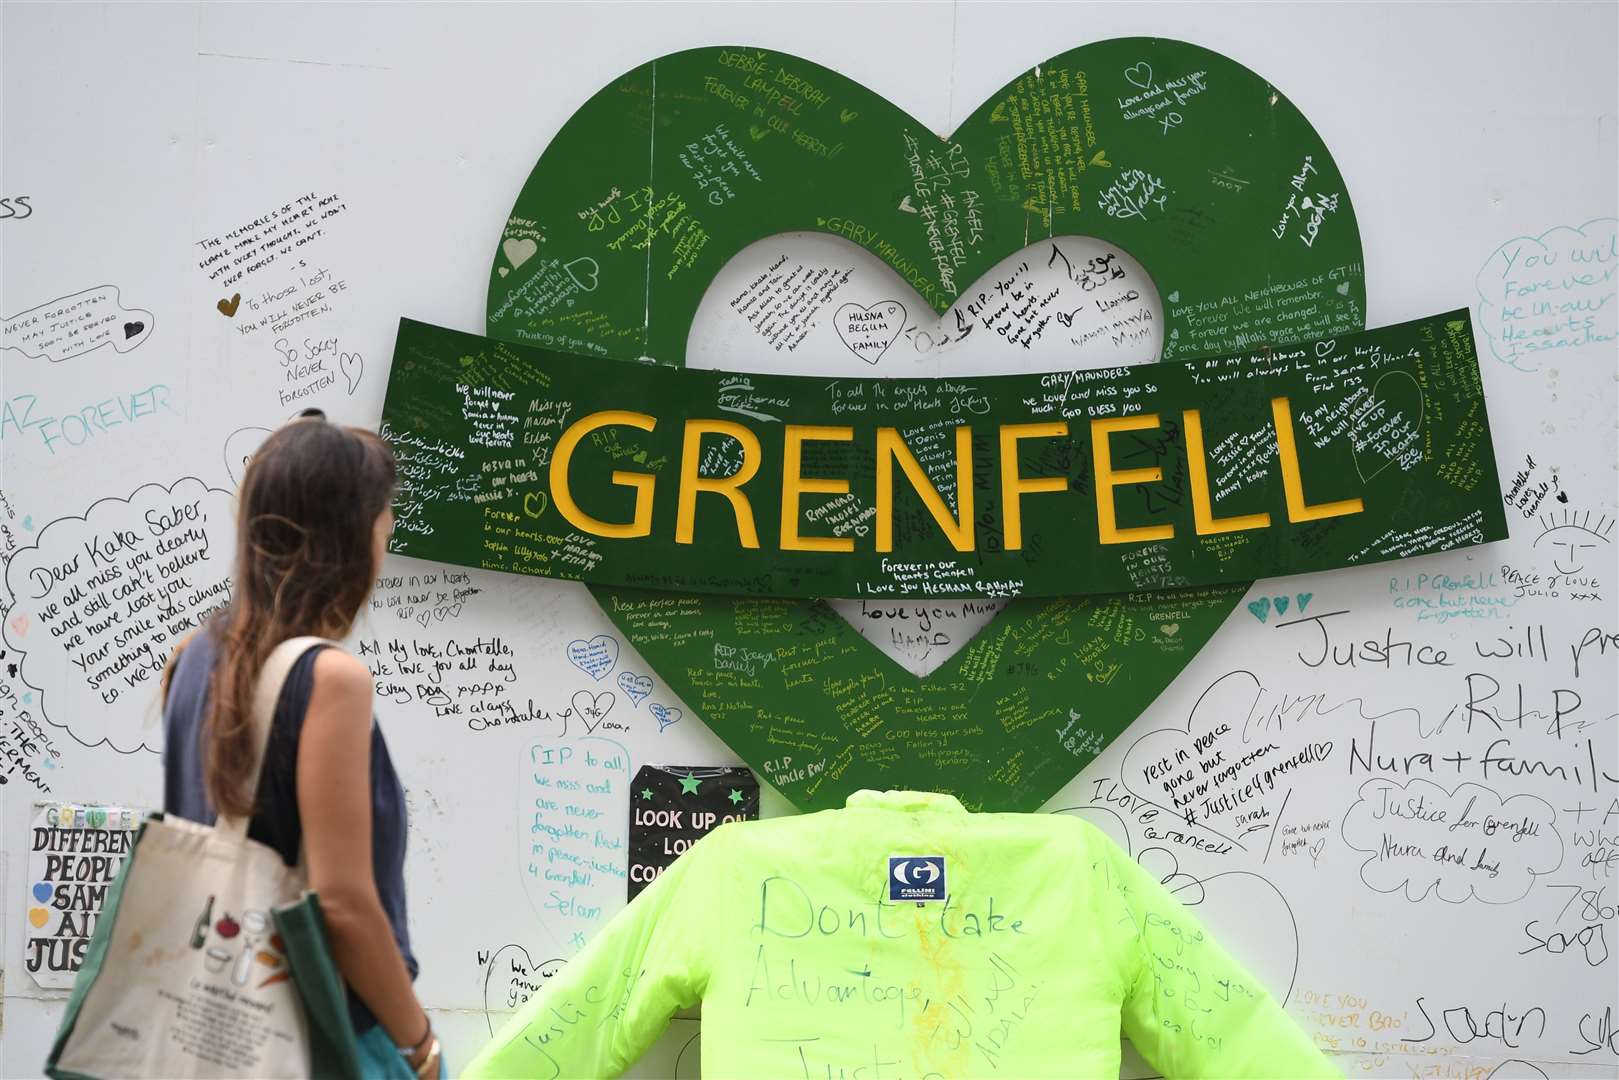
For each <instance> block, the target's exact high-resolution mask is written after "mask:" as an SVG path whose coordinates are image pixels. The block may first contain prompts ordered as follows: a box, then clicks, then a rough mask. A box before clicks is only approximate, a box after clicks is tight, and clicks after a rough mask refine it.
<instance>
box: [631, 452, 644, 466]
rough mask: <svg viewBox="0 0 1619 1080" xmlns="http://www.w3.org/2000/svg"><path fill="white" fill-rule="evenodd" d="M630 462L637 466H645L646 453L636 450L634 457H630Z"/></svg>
mask: <svg viewBox="0 0 1619 1080" xmlns="http://www.w3.org/2000/svg"><path fill="white" fill-rule="evenodd" d="M630 460H631V461H633V462H635V463H636V464H637V465H645V464H646V451H645V450H637V451H636V452H635V456H634V457H632V458H631V459H630Z"/></svg>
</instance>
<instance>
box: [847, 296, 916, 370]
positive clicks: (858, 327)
mask: <svg viewBox="0 0 1619 1080" xmlns="http://www.w3.org/2000/svg"><path fill="white" fill-rule="evenodd" d="M832 318H833V320H834V322H835V324H836V326H837V331H838V337H839V338H840V339H842V341H843V344H844V347H845V348H847V349H848V350H849V351H850V352H852V353H854V354H855V355H856V356H858V357H860V359H862V360H864V361H865V362H866V363H868V364H876V363H877V361H879V360H881V359H882V358H883V353H885V352H887V351H888V347H889V346H890V345H892V344H894V339H895V338H897V337H899V335H900V332H901V331H903V330H904V329H905V305H904V304H901V303H900V302H899V301H898V300H879V301H877V302H876V303H875V304H870V305H868V306H866V307H861V306H860V305H859V304H855V303H848V304H844V305H843V306H842V307H840V308H838V310H837V313H836V314H835V315H833V316H832Z"/></svg>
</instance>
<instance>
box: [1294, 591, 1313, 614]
mask: <svg viewBox="0 0 1619 1080" xmlns="http://www.w3.org/2000/svg"><path fill="white" fill-rule="evenodd" d="M1298 599H1299V614H1300V615H1303V614H1304V609H1305V608H1306V607H1308V606H1309V604H1310V601H1311V600H1314V599H1315V593H1313V592H1301V593H1299V597H1298Z"/></svg>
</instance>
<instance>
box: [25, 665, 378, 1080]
mask: <svg viewBox="0 0 1619 1080" xmlns="http://www.w3.org/2000/svg"><path fill="white" fill-rule="evenodd" d="M321 644H325V645H335V642H330V641H327V640H326V639H324V638H314V637H300V638H293V639H291V640H290V641H286V642H283V643H282V644H280V645H278V646H277V647H276V648H275V649H274V650H273V651H272V652H271V653H270V656H269V658H268V659H267V660H266V661H265V665H264V671H263V673H262V674H261V675H260V676H259V683H258V686H257V687H256V689H255V691H254V697H253V713H252V720H253V732H254V738H255V739H256V741H257V745H258V759H259V760H258V766H257V768H256V770H255V775H256V773H257V770H258V769H262V768H263V764H264V747H265V744H266V742H267V741H268V738H269V733H270V724H271V721H272V719H273V718H274V716H275V706H276V702H277V701H278V700H279V698H280V696H281V687H282V684H283V683H285V682H286V678H287V675H288V673H289V672H291V670H292V667H293V664H295V663H296V662H297V660H298V658H299V657H301V656H302V655H303V654H304V653H305V652H307V651H308V650H309V649H310V648H311V647H313V646H315V645H321ZM255 787H256V781H255ZM247 826H248V822H247V819H245V818H243V819H225V818H221V819H220V820H219V822H218V823H217V824H216V825H214V826H213V827H211V828H210V827H209V826H206V825H198V824H197V823H195V822H192V821H187V820H185V819H183V818H177V817H165V816H164V815H162V814H153V815H150V816H149V817H147V819H146V820H145V822H143V823H142V825H141V829H140V832H139V833H138V834H137V836H136V839H135V844H134V847H133V849H132V851H131V853H130V855H129V858H128V859H127V860H126V861H125V863H124V866H123V869H122V871H121V873H120V874H119V876H118V880H117V881H116V882H115V883H114V885H113V887H112V889H111V890H109V892H108V895H107V902H106V905H105V907H104V908H103V910H102V914H101V918H100V920H99V921H98V922H97V924H96V931H95V934H94V936H93V937H92V939H91V942H90V947H89V948H88V950H86V953H85V958H84V964H83V966H82V967H81V968H80V970H79V974H78V978H77V980H76V981H75V983H74V985H73V993H72V995H71V996H70V997H69V998H68V1006H67V1014H66V1015H65V1016H64V1017H63V1019H62V1026H61V1029H60V1030H59V1031H58V1032H57V1036H56V1042H55V1044H54V1045H53V1047H52V1048H51V1055H50V1059H49V1060H48V1061H47V1062H46V1069H45V1071H46V1072H47V1073H48V1074H49V1075H51V1076H53V1077H58V1078H75V1080H79V1078H83V1080H107V1078H112V1077H133V1078H139V1077H171V1078H176V1080H180V1078H190V1077H242V1078H246V1077H254V1078H260V1077H305V1076H335V1077H358V1076H359V1075H360V1066H359V1056H358V1047H357V1046H356V1043H355V1036H354V1029H353V1025H352V1024H351V1023H350V1021H349V1012H348V1001H347V998H346V995H345V992H344V987H343V980H342V977H341V976H340V975H339V973H338V971H337V967H336V965H335V964H334V963H333V962H332V957H331V951H330V948H329V946H328V944H327V940H326V929H325V924H324V922H323V921H322V919H321V914H320V903H319V901H318V900H317V899H316V897H315V894H314V893H311V892H309V891H307V890H306V888H305V884H306V876H305V870H304V867H303V860H302V858H300V859H299V865H298V866H297V867H289V866H287V865H286V864H285V863H284V862H282V860H281V856H280V854H279V853H277V852H276V851H275V850H274V849H272V848H270V847H268V846H267V845H265V844H261V843H259V842H258V841H256V840H249V839H248V838H247Z"/></svg>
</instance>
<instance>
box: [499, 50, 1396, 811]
mask: <svg viewBox="0 0 1619 1080" xmlns="http://www.w3.org/2000/svg"><path fill="white" fill-rule="evenodd" d="M805 230H819V231H823V232H832V233H836V234H838V235H841V236H844V237H846V238H847V239H849V240H851V241H853V242H854V243H856V244H858V245H860V246H861V247H863V248H865V249H866V250H867V251H870V252H872V253H873V254H875V255H877V256H878V257H879V258H880V259H882V260H883V261H884V262H885V263H887V265H889V266H890V267H892V268H893V269H894V271H895V272H896V273H897V274H898V275H899V276H900V277H901V278H902V279H904V280H905V281H906V282H907V283H909V284H910V286H911V287H912V288H914V289H915V290H916V291H917V292H918V293H919V294H920V295H921V296H922V297H923V298H924V299H925V300H926V301H927V302H928V303H929V304H930V305H932V306H933V308H934V309H935V310H936V311H938V312H941V313H942V312H944V311H946V310H947V309H948V308H949V307H950V305H951V304H952V303H953V302H954V301H955V300H956V298H957V296H958V294H960V293H961V292H962V291H963V290H965V289H967V288H968V287H969V286H972V285H973V283H974V282H975V281H976V280H977V279H978V278H979V277H980V275H982V274H983V273H984V272H985V271H987V270H988V269H989V268H991V267H992V266H994V265H995V264H996V263H997V262H999V261H1000V260H1001V259H1002V258H1003V257H1005V256H1008V255H1011V254H1013V253H1014V252H1016V251H1018V250H1020V249H1022V248H1024V247H1026V246H1028V245H1029V244H1031V243H1034V242H1037V241H1040V240H1044V239H1051V238H1055V237H1058V236H1062V235H1070V234H1076V233H1080V234H1085V235H1090V236H1094V237H1097V238H1099V239H1101V240H1104V241H1106V242H1108V243H1111V244H1114V245H1117V246H1118V247H1121V248H1123V249H1125V250H1127V251H1128V252H1130V253H1131V254H1132V255H1133V256H1134V257H1135V258H1136V259H1137V260H1138V261H1139V262H1140V263H1141V264H1143V265H1144V266H1145V267H1146V268H1147V270H1148V271H1149V272H1150V273H1151V274H1152V275H1153V277H1154V279H1155V281H1156V282H1157V285H1158V288H1159V290H1160V292H1161V294H1162V295H1163V296H1164V298H1165V300H1166V304H1165V308H1164V318H1165V326H1164V330H1163V333H1164V340H1165V346H1164V354H1163V358H1164V359H1165V360H1173V359H1181V358H1187V357H1191V356H1195V355H1207V354H1210V353H1219V352H1226V351H1234V350H1239V349H1242V348H1244V347H1251V346H1252V345H1253V344H1254V343H1258V342H1281V341H1291V340H1300V339H1305V338H1311V337H1319V336H1325V335H1330V334H1336V333H1339V332H1342V331H1346V330H1352V329H1359V328H1361V327H1363V325H1364V312H1365V303H1364V299H1365V287H1364V281H1363V279H1362V275H1361V262H1360V260H1361V248H1360V237H1359V233H1358V231H1357V229H1356V225H1355V218H1354V212H1353V209H1352V208H1351V206H1350V202H1349V196H1348V193H1347V191H1346V190H1345V188H1344V183H1343V179H1342V177H1341V175H1340V174H1339V172H1338V169H1337V167H1336V165H1335V164H1334V162H1333V160H1332V156H1331V155H1330V154H1329V153H1328V152H1327V150H1326V147H1325V146H1324V145H1323V144H1322V142H1321V140H1320V138H1319V137H1318V136H1317V135H1316V133H1315V130H1314V129H1313V128H1312V127H1311V126H1310V124H1309V123H1308V122H1307V121H1306V120H1305V119H1304V117H1303V116H1302V115H1301V114H1300V113H1299V111H1298V110H1297V109H1296V108H1294V106H1293V105H1292V104H1291V103H1290V102H1289V101H1288V100H1287V99H1286V98H1284V97H1282V96H1281V95H1280V93H1278V92H1277V91H1276V90H1275V89H1274V88H1273V87H1271V86H1270V85H1269V84H1268V83H1266V82H1265V80H1263V79H1262V78H1260V77H1259V76H1257V75H1255V74H1254V73H1253V72H1251V71H1249V70H1248V69H1246V68H1244V67H1242V66H1241V65H1239V64H1236V63H1234V62H1233V61H1231V60H1229V59H1227V58H1225V57H1223V56H1220V55H1218V54H1216V53H1213V52H1210V51H1208V50H1206V49H1202V48H1199V47H1197V46H1194V45H1189V44H1186V43H1184V42H1176V41H1167V40H1162V39H1155V38H1126V39H1118V40H1113V41H1105V42H1099V43H1096V44H1093V45H1087V46H1084V47H1081V48H1078V49H1074V50H1073V51H1071V52H1067V53H1064V54H1062V55H1061V56H1058V57H1055V58H1054V59H1052V60H1050V61H1048V62H1046V63H1044V64H1041V65H1039V66H1037V67H1035V68H1034V69H1033V70H1031V71H1028V72H1026V73H1024V74H1023V75H1021V76H1019V77H1018V78H1017V79H1015V80H1013V81H1012V82H1011V83H1010V84H1008V85H1007V86H1006V87H1004V88H1003V89H1002V90H1000V91H999V92H998V93H996V94H995V95H994V96H993V97H992V98H991V99H990V100H989V101H988V102H987V103H985V104H984V105H983V107H981V108H980V109H979V110H978V111H977V112H975V113H974V114H973V115H972V116H971V117H969V118H968V119H967V121H966V122H965V123H964V124H963V125H962V126H961V128H960V129H959V130H958V131H957V132H956V133H955V135H954V136H953V138H952V139H951V140H941V139H940V138H938V137H937V136H936V135H934V134H932V133H930V132H928V131H927V129H926V128H925V127H924V126H923V125H922V124H920V123H918V122H917V121H916V120H915V119H914V118H912V117H911V116H909V115H907V114H906V113H905V112H904V111H902V110H900V109H898V108H896V107H894V106H893V105H892V104H891V103H889V102H888V101H887V100H885V99H884V98H882V97H880V96H879V95H876V94H873V93H872V92H871V91H869V90H867V89H866V88H865V87H862V86H860V85H859V84H858V83H854V82H852V81H850V80H849V79H846V78H844V77H842V76H840V75H838V74H837V73H836V72H833V71H830V70H828V69H826V68H823V67H821V66H819V65H817V64H813V63H810V62H809V61H806V60H803V59H800V58H798V57H795V56H789V55H785V54H781V53H774V52H768V51H765V50H760V49H748V48H706V49H695V50H691V51H688V52H682V53H676V54H673V55H671V56H666V57H662V58H660V59H657V60H654V61H652V62H651V63H648V64H645V65H643V66H641V67H638V68H636V69H635V70H633V71H631V72H629V73H627V74H625V75H624V76H622V77H621V78H619V79H616V80H614V81H613V82H612V83H611V84H609V85H608V86H607V87H605V88H604V89H603V90H601V91H600V92H599V93H597V94H596V95H595V96H594V97H592V98H591V99H590V101H588V102H587V103H586V104H585V105H584V106H583V107H581V108H580V109H579V111H578V112H576V113H575V114H574V115H573V117H572V118H571V119H570V120H569V121H568V122H567V124H565V125H564V126H563V128H562V130H561V131H559V132H558V133H557V135H556V137H555V138H554V139H552V141H551V143H550V145H549V146H548V147H547V148H546V150H545V152H544V153H543V154H542V155H541V157H540V160H539V162H538V164H537V165H536V166H535V168H534V171H533V173H532V174H531V175H530V177H529V179H528V182H527V183H526V184H525V185H524V187H523V190H522V192H521V194H520V195H519V196H518V199H517V203H516V205H515V206H514V207H513V209H512V213H511V216H510V218H509V219H508V220H507V223H506V227H505V228H504V229H503V230H502V234H501V237H500V242H499V244H498V247H497V253H496V257H495V261H494V265H493V267H492V269H491V272H490V283H489V285H490V288H489V318H488V332H489V334H490V335H491V336H493V337H498V338H504V339H507V340H510V341H514V342H522V343H526V344H539V345H546V346H550V347H553V348H559V349H564V350H568V351H571V352H577V353H584V354H588V355H598V356H602V357H605V358H610V359H614V360H621V361H631V360H642V361H646V360H652V361H656V362H658V363H663V364H670V365H677V366H678V365H682V364H684V363H685V362H686V341H687V337H688V335H689V333H690V330H691V326H692V320H693V317H694V315H695V313H696V311H697V308H698V305H699V303H700V302H701V301H702V298H703V295H704V293H705V291H706V290H707V288H708V286H709V284H710V282H712V281H713V279H714V277H715V275H716V274H717V273H718V272H719V270H720V269H721V268H722V267H723V266H724V265H725V264H726V262H727V261H728V260H729V259H730V258H731V257H732V256H733V255H735V254H736V253H737V252H739V251H741V250H742V249H743V248H744V247H746V246H748V245H749V244H751V243H753V242H755V241H757V240H760V239H762V238H764V237H768V236H771V235H774V234H777V233H783V232H792V231H805ZM1376 464H1377V463H1374V464H1373V467H1375V466H1376ZM592 591H593V592H594V594H595V596H596V598H597V600H598V601H599V602H600V604H601V605H602V608H603V609H604V610H605V611H606V613H607V614H608V616H609V617H610V618H612V620H613V621H614V622H615V623H616V624H617V625H618V626H619V628H620V629H621V630H622V631H623V632H624V634H625V636H626V637H627V638H628V640H629V641H630V642H631V643H632V644H634V645H635V647H636V648H637V649H638V650H639V651H640V653H641V655H642V656H643V657H645V658H646V659H647V660H648V661H649V662H650V663H651V664H652V666H653V668H654V669H655V670H656V671H657V672H658V673H659V674H660V675H661V676H662V677H663V678H664V680H665V681H666V682H667V683H668V684H669V685H670V687H671V688H673V689H674V690H675V691H676V692H677V693H679V694H680V695H681V697H682V698H683V699H684V700H685V702H686V703H687V704H688V705H689V706H691V707H692V708H694V709H695V710H696V712H697V713H698V715H700V716H701V717H702V719H703V720H704V721H706V722H707V723H708V725H709V726H710V727H711V728H712V729H713V730H714V731H715V732H717V733H718V734H719V735H720V736H721V737H722V738H723V739H725V741H726V742H727V743H728V744H729V745H730V746H731V748H732V749H733V750H735V751H736V753H738V754H739V755H740V756H741V757H742V758H743V759H744V760H746V761H747V762H748V763H749V764H751V765H752V766H753V767H754V768H755V769H757V770H759V771H760V772H761V773H762V775H763V776H764V777H765V778H766V779H768V780H769V781H770V782H771V783H772V784H774V785H775V786H776V787H777V788H778V789H780V790H781V791H782V792H783V793H784V794H785V795H786V796H787V797H788V798H789V799H791V800H792V801H793V802H794V803H795V804H797V805H798V806H800V807H802V808H805V809H810V808H815V807H821V806H829V805H836V804H838V803H841V801H842V799H843V797H844V796H845V795H846V794H847V793H848V792H850V791H852V790H854V789H856V788H859V787H877V788H883V787H896V786H903V787H910V788H921V789H930V790H938V791H949V792H953V793H956V794H957V795H959V796H961V797H962V799H963V801H964V802H966V803H968V804H969V805H971V806H974V807H980V808H984V809H995V810H1029V809H1034V808H1036V807H1038V806H1039V805H1040V804H1041V803H1043V802H1044V801H1045V800H1046V799H1047V798H1049V797H1050V795H1052V794H1053V793H1054V792H1055V791H1057V790H1058V789H1059V788H1060V787H1061V786H1062V785H1063V784H1065V783H1067V782H1068V781H1069V780H1070V779H1072V778H1073V776H1074V775H1075V774H1076V773H1077V772H1078V771H1079V770H1080V769H1081V768H1083V767H1084V765H1085V764H1086V763H1087V762H1089V761H1090V760H1091V758H1092V757H1094V756H1095V754H1096V753H1097V752H1099V751H1100V750H1101V749H1102V748H1103V747H1104V746H1106V745H1107V743H1108V742H1110V741H1111V740H1112V739H1113V738H1114V737H1115V736H1116V735H1117V734H1118V733H1119V732H1120V731H1122V730H1123V729H1124V728H1125V727H1126V726H1128V725H1129V724H1130V722H1131V721H1133V720H1134V719H1135V718H1136V716H1138V715H1139V714H1140V713H1141V711H1142V710H1143V709H1145V708H1146V706H1147V705H1148V704H1149V703H1150V702H1151V701H1152V700H1153V699H1154V698H1156V697H1157V696H1158V694H1159V693H1160V692H1161V691H1162V690H1163V689H1164V687H1165V686H1167V685H1168V684H1169V682H1170V681H1171V680H1172V679H1173V678H1174V677H1175V675H1176V674H1178V673H1179V672H1180V670H1181V669H1182V668H1183V667H1185V665H1186V664H1187V663H1188V662H1190V661H1191V659H1192V658H1193V657H1194V656H1196V655H1197V653H1198V651H1199V650H1200V649H1201V648H1202V646H1203V645H1204V643H1205V642H1207V641H1208V639H1209V638H1210V636H1211V635H1212V634H1213V633H1214V631H1215V630H1216V629H1217V628H1218V627H1219V626H1220V624H1221V623H1222V622H1223V621H1224V620H1225V618H1226V616H1227V615H1228V614H1229V613H1230V611H1231V610H1232V608H1233V607H1234V606H1235V605H1236V604H1237V602H1238V601H1239V600H1240V598H1241V596H1242V595H1243V593H1244V592H1245V591H1246V586H1243V585H1238V586H1224V587H1215V588H1205V589H1197V590H1181V591H1170V592H1152V593H1141V594H1134V593H1132V594H1128V595H1119V596H1103V597H1087V598H1083V599H1055V600H1049V599H1047V600H1017V601H1014V602H1012V603H1011V604H1010V605H1009V606H1008V607H1007V608H1006V609H1005V610H1004V611H1003V612H1001V614H1000V615H999V616H998V617H997V618H996V619H995V620H994V621H993V623H991V624H990V625H989V626H988V627H987V628H986V629H985V630H984V631H982V632H980V633H979V634H978V635H977V637H975V638H974V639H973V641H972V642H971V643H970V644H969V645H968V646H967V647H966V648H965V649H964V650H962V651H961V652H960V653H958V654H957V655H956V656H955V657H953V658H952V659H951V660H950V661H949V662H947V663H946V664H945V665H944V666H943V667H941V668H939V669H938V670H937V671H935V672H934V673H933V674H932V675H931V676H929V677H927V678H917V677H915V676H913V675H911V674H910V673H908V672H906V671H905V670H903V669H902V668H900V667H899V666H898V665H897V664H895V663H894V662H893V661H891V660H890V659H889V658H888V657H887V656H885V655H884V654H883V653H882V652H880V651H879V650H878V649H876V648H875V647H874V646H873V645H871V644H870V643H869V642H868V641H866V639H865V638H863V637H862V636H860V635H859V634H858V633H856V631H855V630H854V629H853V628H852V627H850V626H849V624H848V623H846V622H845V621H844V620H843V619H842V618H841V617H839V616H838V615H836V614H835V613H834V612H833V611H832V610H831V609H830V608H829V607H828V606H827V605H826V604H825V603H823V602H820V601H802V600H783V599H759V598H731V597H715V596H686V595H673V594H669V593H656V592H638V591H633V590H628V589H621V588H610V587H601V586H596V587H593V590H592ZM901 606H902V605H901ZM936 614H937V617H938V618H939V619H944V618H946V617H947V616H946V614H945V613H944V612H943V611H940V612H938V613H936ZM923 617H924V619H925V620H927V619H931V618H932V616H931V615H929V614H928V613H927V612H924V613H923ZM919 630H920V627H919ZM920 632H923V633H927V632H930V631H927V630H921V631H920Z"/></svg>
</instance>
